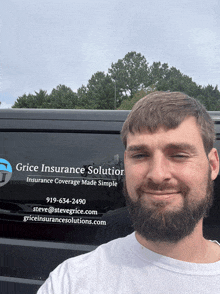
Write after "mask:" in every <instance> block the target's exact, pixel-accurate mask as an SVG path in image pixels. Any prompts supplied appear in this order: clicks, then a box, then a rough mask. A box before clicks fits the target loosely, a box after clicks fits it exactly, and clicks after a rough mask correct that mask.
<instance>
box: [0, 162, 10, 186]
mask: <svg viewBox="0 0 220 294" xmlns="http://www.w3.org/2000/svg"><path fill="white" fill-rule="evenodd" d="M11 176H12V167H11V164H10V163H9V162H8V161H7V160H5V159H3V158H0V187H2V186H4V185H6V184H7V183H8V182H9V181H10V179H11Z"/></svg>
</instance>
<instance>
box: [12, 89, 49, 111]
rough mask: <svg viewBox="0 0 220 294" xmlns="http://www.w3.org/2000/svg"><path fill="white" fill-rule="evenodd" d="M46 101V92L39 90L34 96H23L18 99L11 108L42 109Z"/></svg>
mask: <svg viewBox="0 0 220 294" xmlns="http://www.w3.org/2000/svg"><path fill="white" fill-rule="evenodd" d="M47 99H48V94H47V91H43V90H40V91H39V92H35V94H28V95H26V94H24V95H23V96H20V97H18V99H17V100H16V101H15V103H14V105H13V106H12V108H42V106H43V105H44V104H45V103H46V101H47Z"/></svg>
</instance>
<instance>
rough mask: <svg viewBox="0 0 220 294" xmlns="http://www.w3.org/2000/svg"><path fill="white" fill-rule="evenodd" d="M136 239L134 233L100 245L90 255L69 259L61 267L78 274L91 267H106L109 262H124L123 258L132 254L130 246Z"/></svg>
mask: <svg viewBox="0 0 220 294" xmlns="http://www.w3.org/2000/svg"><path fill="white" fill-rule="evenodd" d="M134 238H135V237H134V233H132V234H130V235H128V236H126V237H123V238H117V239H114V240H112V241H109V242H108V243H105V244H102V245H99V246H98V247H97V248H96V249H95V250H93V251H91V252H89V253H85V254H82V255H78V256H76V257H72V258H69V259H67V260H66V261H64V262H63V263H62V264H61V265H62V266H63V267H64V268H65V269H69V270H71V271H73V270H74V271H77V272H78V271H79V270H80V269H83V270H86V268H90V269H91V266H94V267H98V266H101V265H102V266H104V265H105V266H106V263H109V261H111V263H113V262H114V261H118V260H121V261H122V259H123V256H127V254H126V252H127V253H128V252H129V253H130V249H129V248H130V244H131V242H132V240H133V239H134Z"/></svg>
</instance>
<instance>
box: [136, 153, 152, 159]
mask: <svg viewBox="0 0 220 294" xmlns="http://www.w3.org/2000/svg"><path fill="white" fill-rule="evenodd" d="M148 156H149V155H148V154H145V153H138V154H133V155H132V158H135V159H141V158H145V157H148Z"/></svg>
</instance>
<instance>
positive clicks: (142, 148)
mask: <svg viewBox="0 0 220 294" xmlns="http://www.w3.org/2000/svg"><path fill="white" fill-rule="evenodd" d="M147 150H149V147H148V146H147V145H145V144H140V145H131V146H129V147H127V149H126V151H128V152H135V151H147Z"/></svg>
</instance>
